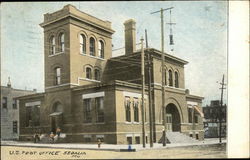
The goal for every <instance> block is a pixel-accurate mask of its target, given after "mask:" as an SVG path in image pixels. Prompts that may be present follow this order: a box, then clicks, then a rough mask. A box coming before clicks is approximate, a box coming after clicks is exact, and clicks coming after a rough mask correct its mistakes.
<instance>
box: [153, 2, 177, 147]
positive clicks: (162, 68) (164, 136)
mask: <svg viewBox="0 0 250 160" xmlns="http://www.w3.org/2000/svg"><path fill="white" fill-rule="evenodd" d="M173 8H174V7H170V8H166V9H162V8H161V10H159V11H156V12H152V13H151V14H154V13H158V12H161V75H162V82H161V90H162V125H163V127H164V129H163V133H162V134H163V138H162V140H163V141H162V145H163V146H166V117H165V88H164V79H165V75H164V73H165V72H164V68H165V67H164V62H165V56H164V23H163V11H166V10H170V9H173Z"/></svg>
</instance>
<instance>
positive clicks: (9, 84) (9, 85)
mask: <svg viewBox="0 0 250 160" xmlns="http://www.w3.org/2000/svg"><path fill="white" fill-rule="evenodd" d="M7 87H9V88H11V82H10V77H8V83H7Z"/></svg>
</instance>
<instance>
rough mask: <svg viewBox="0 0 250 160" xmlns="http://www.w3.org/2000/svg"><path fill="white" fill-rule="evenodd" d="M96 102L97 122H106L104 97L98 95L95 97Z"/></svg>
mask: <svg viewBox="0 0 250 160" xmlns="http://www.w3.org/2000/svg"><path fill="white" fill-rule="evenodd" d="M95 104H96V116H97V117H96V121H97V122H104V104H103V97H97V98H96V99H95Z"/></svg>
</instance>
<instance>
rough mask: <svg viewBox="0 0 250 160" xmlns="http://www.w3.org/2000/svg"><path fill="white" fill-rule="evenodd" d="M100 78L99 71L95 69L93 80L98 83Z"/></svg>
mask: <svg viewBox="0 0 250 160" xmlns="http://www.w3.org/2000/svg"><path fill="white" fill-rule="evenodd" d="M100 79H101V76H100V70H99V69H95V80H97V81H100Z"/></svg>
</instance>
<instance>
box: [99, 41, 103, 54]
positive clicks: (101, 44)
mask: <svg viewBox="0 0 250 160" xmlns="http://www.w3.org/2000/svg"><path fill="white" fill-rule="evenodd" d="M98 56H99V57H100V58H104V43H103V42H102V41H99V42H98Z"/></svg>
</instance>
